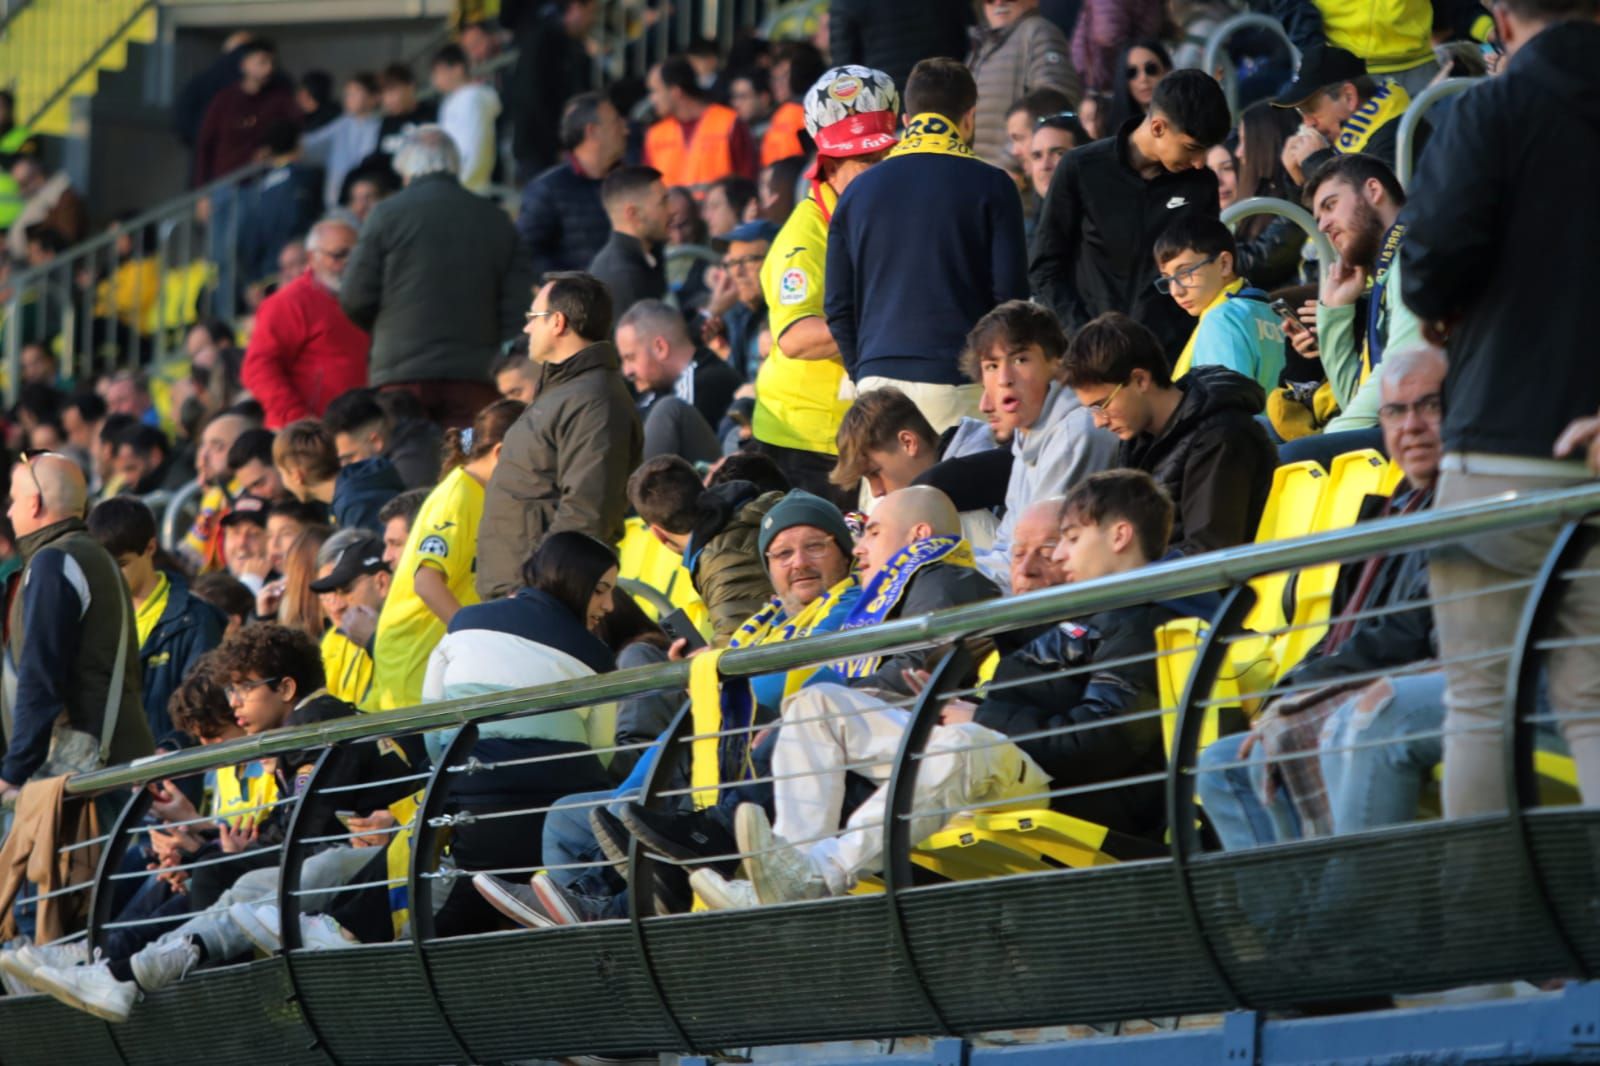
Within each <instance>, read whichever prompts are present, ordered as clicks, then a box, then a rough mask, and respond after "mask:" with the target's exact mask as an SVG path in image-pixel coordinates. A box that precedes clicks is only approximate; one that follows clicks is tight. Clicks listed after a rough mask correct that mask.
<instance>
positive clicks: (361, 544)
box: [311, 531, 389, 592]
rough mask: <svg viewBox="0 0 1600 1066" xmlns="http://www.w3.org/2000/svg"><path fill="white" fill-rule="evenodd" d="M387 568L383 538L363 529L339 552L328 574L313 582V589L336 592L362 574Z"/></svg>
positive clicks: (374, 572)
mask: <svg viewBox="0 0 1600 1066" xmlns="http://www.w3.org/2000/svg"><path fill="white" fill-rule="evenodd" d="M387 569H389V567H388V564H386V563H385V562H384V561H383V538H382V537H379V536H377V535H376V534H374V533H368V532H366V531H362V535H361V536H360V537H356V538H353V539H352V540H351V541H350V542H349V543H348V544H346V545H345V546H344V549H343V550H342V551H340V552H339V554H338V556H337V558H335V559H334V562H333V569H332V570H329V571H328V576H327V577H319V578H317V579H316V580H315V581H313V582H312V583H311V591H312V592H334V591H336V590H338V589H342V588H346V587H348V586H349V584H350V583H351V582H352V581H354V580H355V579H356V578H358V577H360V576H361V575H362V574H376V573H379V572H380V571H383V570H387Z"/></svg>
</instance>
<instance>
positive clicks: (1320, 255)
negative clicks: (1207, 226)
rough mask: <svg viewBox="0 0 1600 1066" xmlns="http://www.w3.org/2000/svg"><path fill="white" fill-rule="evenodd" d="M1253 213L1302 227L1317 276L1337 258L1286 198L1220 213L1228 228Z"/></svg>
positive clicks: (1259, 199)
mask: <svg viewBox="0 0 1600 1066" xmlns="http://www.w3.org/2000/svg"><path fill="white" fill-rule="evenodd" d="M1241 17H1243V16H1241ZM1256 215H1276V216H1277V217H1279V218H1286V219H1288V220H1289V221H1290V222H1293V223H1294V224H1295V225H1296V226H1299V227H1300V228H1301V229H1302V230H1304V231H1305V235H1306V236H1307V237H1309V238H1311V243H1312V244H1313V245H1314V246H1315V247H1316V249H1317V271H1318V273H1319V274H1320V275H1323V276H1326V274H1327V273H1328V268H1329V267H1331V266H1332V265H1333V264H1334V263H1335V262H1337V261H1338V258H1339V253H1338V252H1336V251H1334V250H1333V242H1332V241H1330V240H1328V236H1327V234H1325V233H1323V232H1322V231H1321V230H1320V229H1318V228H1317V220H1316V219H1314V218H1312V217H1311V212H1309V211H1307V210H1306V209H1305V208H1303V207H1301V206H1300V205H1299V204H1294V203H1290V202H1289V201H1288V200H1280V199H1278V198H1277V197H1275V196H1252V197H1250V198H1249V199H1248V200H1240V201H1239V202H1238V203H1235V204H1230V205H1228V207H1227V209H1226V210H1224V211H1223V212H1222V222H1223V225H1225V226H1228V227H1230V228H1231V227H1232V226H1233V225H1234V223H1236V222H1242V221H1244V220H1245V219H1247V218H1252V217H1254V216H1256Z"/></svg>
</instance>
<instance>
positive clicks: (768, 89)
mask: <svg viewBox="0 0 1600 1066" xmlns="http://www.w3.org/2000/svg"><path fill="white" fill-rule="evenodd" d="M728 106H730V107H732V108H733V110H734V111H735V112H737V113H738V115H739V121H741V122H743V123H744V124H745V127H746V128H747V129H749V130H750V136H751V137H754V138H755V139H756V140H758V141H760V142H761V165H762V166H766V165H768V163H769V162H776V161H777V160H778V159H782V158H783V157H782V156H781V155H780V156H777V157H776V158H774V159H772V160H769V159H767V144H766V135H767V129H768V127H769V126H770V125H771V123H772V111H773V107H774V104H773V101H772V78H771V76H770V75H769V74H768V72H767V69H766V68H765V67H746V68H744V69H742V70H738V71H735V72H734V74H733V76H732V77H730V78H729V79H728ZM774 150H775V151H777V150H779V149H778V148H777V147H775V148H774Z"/></svg>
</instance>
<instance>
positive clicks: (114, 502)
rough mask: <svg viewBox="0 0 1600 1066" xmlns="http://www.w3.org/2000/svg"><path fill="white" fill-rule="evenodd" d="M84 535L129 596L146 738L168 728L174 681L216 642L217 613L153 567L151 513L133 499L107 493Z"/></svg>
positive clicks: (178, 579)
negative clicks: (112, 563) (113, 565)
mask: <svg viewBox="0 0 1600 1066" xmlns="http://www.w3.org/2000/svg"><path fill="white" fill-rule="evenodd" d="M89 535H90V536H92V537H94V539H96V540H98V541H99V542H100V543H101V545H102V546H103V547H104V548H105V549H106V551H108V552H110V553H111V557H112V558H113V559H115V560H116V561H117V566H118V567H119V568H120V569H121V570H122V578H123V580H124V581H126V582H127V583H128V594H129V595H130V596H131V597H132V598H133V612H134V614H133V619H134V629H135V631H136V633H137V636H138V639H139V667H140V674H141V676H142V678H143V684H144V689H143V691H144V713H145V718H146V719H148V721H149V723H150V735H151V736H152V737H155V738H157V739H158V740H159V739H160V738H163V737H165V736H166V735H167V734H168V733H171V732H172V729H173V725H172V721H171V720H170V719H169V718H168V717H167V704H168V702H170V700H171V699H172V694H173V692H174V691H176V690H177V687H178V683H179V682H180V681H182V680H183V678H184V676H185V675H187V674H188V673H189V671H190V670H191V669H193V668H194V665H195V663H197V662H198V661H199V660H200V657H201V656H203V655H204V654H205V653H206V652H208V651H210V650H211V649H212V648H215V647H216V646H217V645H218V644H220V643H222V631H223V629H224V628H225V627H226V625H227V620H226V619H225V618H224V617H223V615H222V612H221V611H218V610H217V609H216V608H215V607H212V606H211V605H210V604H208V603H205V602H203V601H201V600H199V599H197V598H195V597H193V596H191V595H190V594H189V585H188V582H186V581H185V580H184V578H183V575H182V574H180V573H179V572H177V571H176V570H164V569H157V567H156V517H155V515H154V514H152V513H151V511H150V508H148V507H146V506H145V505H144V504H143V503H140V502H139V501H138V500H130V499H127V498H126V497H121V496H117V497H112V498H111V499H109V500H102V501H101V502H100V503H98V504H96V505H95V507H94V510H92V511H90V512H89Z"/></svg>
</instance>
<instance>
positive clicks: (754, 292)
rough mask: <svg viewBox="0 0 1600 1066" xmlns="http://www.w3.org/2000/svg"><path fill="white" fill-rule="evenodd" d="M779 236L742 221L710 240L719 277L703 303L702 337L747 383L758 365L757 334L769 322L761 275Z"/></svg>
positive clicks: (760, 225)
mask: <svg viewBox="0 0 1600 1066" xmlns="http://www.w3.org/2000/svg"><path fill="white" fill-rule="evenodd" d="M777 235H778V227H777V226H774V225H773V224H772V223H770V222H746V223H745V224H744V225H742V226H739V227H738V228H737V229H733V230H730V231H729V232H727V233H722V234H718V235H717V236H716V237H714V238H712V241H711V247H712V248H714V249H715V250H716V251H718V252H720V253H721V254H722V274H721V276H720V278H719V279H718V280H717V283H716V287H715V288H714V289H713V290H712V291H711V295H710V299H709V300H707V302H706V308H705V313H706V315H707V319H706V323H705V326H704V329H703V330H702V335H703V336H704V337H705V340H706V343H707V344H713V343H714V342H716V341H720V342H721V343H722V344H723V345H724V347H725V349H726V351H727V355H725V356H723V358H725V359H727V360H728V362H729V363H730V364H732V366H733V368H734V369H735V370H737V371H738V372H739V375H740V376H741V377H743V378H745V379H746V380H749V378H750V377H751V375H752V373H753V372H754V371H755V370H756V369H757V368H758V367H759V366H760V365H761V361H762V354H761V345H760V333H761V327H762V326H764V325H766V323H767V302H766V297H765V295H764V294H763V292H762V287H761V270H762V267H763V265H764V264H765V263H766V261H767V251H768V250H769V249H770V248H771V247H772V242H773V240H774V239H775V238H776V237H777Z"/></svg>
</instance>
